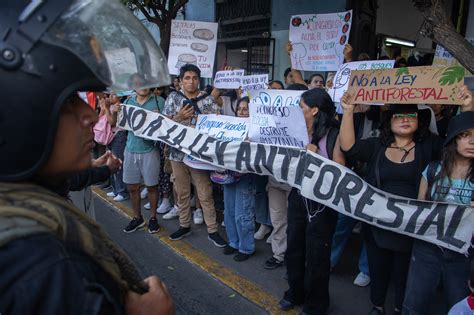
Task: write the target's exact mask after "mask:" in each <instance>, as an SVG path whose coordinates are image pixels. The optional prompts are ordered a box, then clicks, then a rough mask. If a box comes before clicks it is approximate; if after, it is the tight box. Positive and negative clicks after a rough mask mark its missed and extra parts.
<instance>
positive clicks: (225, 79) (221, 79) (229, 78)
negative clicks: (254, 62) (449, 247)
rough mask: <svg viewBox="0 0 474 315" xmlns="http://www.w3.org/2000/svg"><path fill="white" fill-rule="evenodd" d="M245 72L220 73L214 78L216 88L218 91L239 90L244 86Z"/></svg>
mask: <svg viewBox="0 0 474 315" xmlns="http://www.w3.org/2000/svg"><path fill="white" fill-rule="evenodd" d="M243 76H244V70H231V71H218V72H217V73H216V76H215V78H214V87H216V88H218V89H238V88H239V87H241V86H242V78H243Z"/></svg>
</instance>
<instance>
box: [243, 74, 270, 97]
mask: <svg viewBox="0 0 474 315" xmlns="http://www.w3.org/2000/svg"><path fill="white" fill-rule="evenodd" d="M266 89H268V74H254V75H246V76H244V77H243V78H242V91H243V92H244V93H247V92H248V91H258V90H266Z"/></svg>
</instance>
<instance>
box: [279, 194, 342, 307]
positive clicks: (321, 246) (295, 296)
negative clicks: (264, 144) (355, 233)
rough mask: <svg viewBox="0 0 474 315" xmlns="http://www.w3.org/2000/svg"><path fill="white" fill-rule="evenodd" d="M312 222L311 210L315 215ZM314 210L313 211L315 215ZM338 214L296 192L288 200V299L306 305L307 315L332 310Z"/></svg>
mask: <svg viewBox="0 0 474 315" xmlns="http://www.w3.org/2000/svg"><path fill="white" fill-rule="evenodd" d="M318 207H319V208H322V210H321V211H320V212H319V213H317V214H316V215H315V216H314V217H312V218H311V221H309V218H308V210H307V208H309V210H310V212H312V213H314V212H315V211H316V209H318ZM311 210H312V211H311ZM337 217H338V215H337V212H336V211H334V210H332V209H330V208H323V206H322V205H320V204H318V203H316V202H314V201H312V200H308V199H304V198H303V197H302V196H300V194H299V192H298V190H296V189H292V191H291V193H290V196H289V198H288V228H287V236H288V239H287V246H288V247H287V250H286V254H285V261H286V267H287V270H288V285H289V287H290V288H289V289H288V291H286V292H285V299H286V300H288V301H290V302H292V303H294V304H304V305H303V311H304V312H306V313H307V314H324V313H326V311H327V310H328V308H329V273H330V268H331V242H332V237H333V234H334V231H335V229H336V224H337Z"/></svg>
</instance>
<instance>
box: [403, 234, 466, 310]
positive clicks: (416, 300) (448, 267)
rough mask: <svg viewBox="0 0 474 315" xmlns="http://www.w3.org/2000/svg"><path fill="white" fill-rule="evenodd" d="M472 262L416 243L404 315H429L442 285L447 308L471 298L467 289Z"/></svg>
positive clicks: (439, 249) (438, 248)
mask: <svg viewBox="0 0 474 315" xmlns="http://www.w3.org/2000/svg"><path fill="white" fill-rule="evenodd" d="M470 263H471V260H470V258H469V257H466V256H464V255H463V254H460V253H456V252H454V251H451V250H449V249H444V248H443V249H441V248H440V247H438V246H436V245H434V244H431V243H427V242H424V241H421V240H415V242H414V243H413V250H412V256H411V262H410V271H409V273H408V280H407V287H406V291H405V300H404V301H403V314H410V315H415V314H417V315H418V314H428V313H429V311H430V305H431V304H432V300H433V298H434V296H435V292H436V289H437V287H438V285H439V284H440V283H442V285H443V292H444V297H445V301H446V304H447V308H446V309H445V310H444V313H448V310H449V309H450V308H451V307H452V306H453V305H454V304H456V303H457V302H459V301H460V300H462V299H464V298H465V297H466V296H468V295H469V294H470V291H469V288H468V286H467V280H468V279H469V272H470Z"/></svg>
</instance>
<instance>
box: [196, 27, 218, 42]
mask: <svg viewBox="0 0 474 315" xmlns="http://www.w3.org/2000/svg"><path fill="white" fill-rule="evenodd" d="M193 36H194V37H196V38H198V39H202V40H212V39H213V38H214V33H213V32H212V31H211V30H209V29H207V28H199V29H197V30H194V32H193Z"/></svg>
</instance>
